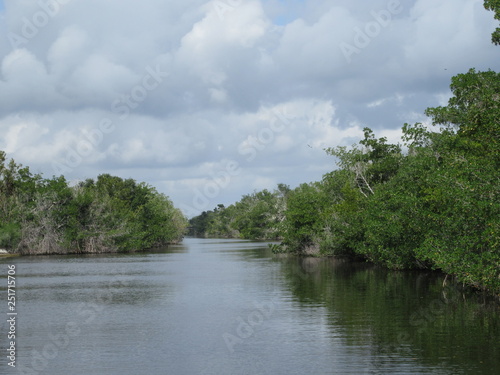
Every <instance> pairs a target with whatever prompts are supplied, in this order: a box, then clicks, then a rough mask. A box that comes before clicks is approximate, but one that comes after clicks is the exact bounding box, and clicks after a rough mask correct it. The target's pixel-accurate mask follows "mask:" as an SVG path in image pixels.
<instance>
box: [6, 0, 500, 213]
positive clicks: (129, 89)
mask: <svg viewBox="0 0 500 375" xmlns="http://www.w3.org/2000/svg"><path fill="white" fill-rule="evenodd" d="M6 5H7V7H6V9H5V10H3V11H0V30H1V31H2V36H1V37H0V102H1V103H2V106H0V149H3V150H6V151H7V152H8V154H9V156H10V157H13V158H15V159H16V160H17V161H19V162H21V163H23V164H26V165H30V166H31V167H32V168H33V169H34V170H35V171H37V172H43V173H44V174H45V175H46V176H47V177H50V176H52V175H53V174H57V172H64V173H65V174H66V175H67V176H68V178H70V179H84V178H87V177H95V176H97V175H98V174H100V173H112V174H116V175H119V176H122V177H132V178H135V179H138V180H144V181H146V182H148V183H151V184H153V185H155V186H157V187H158V189H159V190H160V191H163V192H165V193H166V194H167V195H169V196H171V197H172V198H173V199H174V202H175V203H177V204H178V205H183V206H184V207H185V208H186V207H187V208H186V210H191V211H192V212H191V214H194V213H195V212H197V211H198V212H199V211H200V210H204V209H211V208H213V207H212V206H215V205H216V204H217V203H224V204H229V203H231V202H233V201H235V200H237V199H239V198H240V196H241V195H243V194H247V193H249V192H251V190H253V189H261V188H265V187H268V188H272V187H273V186H272V185H273V184H274V183H278V182H283V183H288V184H291V185H296V184H299V183H300V182H308V181H312V180H318V179H320V178H321V176H322V174H324V173H326V172H328V171H330V170H332V169H333V168H335V165H334V160H333V159H332V158H331V157H329V156H327V155H326V154H325V153H324V151H323V148H325V147H331V146H336V145H350V144H353V143H355V142H357V141H358V140H359V139H360V137H361V136H362V129H363V127H365V126H368V127H371V128H372V129H374V130H375V132H376V134H377V136H387V137H388V139H389V140H390V141H393V142H396V141H397V140H398V139H397V138H398V136H399V132H400V130H399V129H400V127H401V125H402V124H403V123H404V122H413V121H425V120H426V119H425V116H424V115H423V111H424V109H425V108H426V107H429V106H436V105H442V104H445V103H446V100H447V99H448V97H449V89H448V87H449V83H450V78H451V76H453V75H455V74H457V73H460V72H465V71H467V70H468V69H469V68H471V67H476V68H478V69H483V70H484V69H488V68H492V69H496V70H498V68H499V65H500V64H499V61H500V60H499V59H498V53H499V52H498V51H499V50H498V47H497V48H495V46H493V45H491V43H490V34H491V32H492V30H493V29H494V28H495V27H496V21H495V20H494V19H493V16H492V14H490V13H489V12H487V11H485V10H484V9H483V7H482V1H478V0H453V1H452V0H445V1H441V2H435V1H431V0H414V1H410V2H398V1H396V0H375V1H373V2H370V4H367V3H366V2H363V1H361V0H355V1H353V0H349V1H347V0H339V1H336V2H335V3H334V4H333V3H332V2H331V1H327V0H315V1H312V0H290V1H287V2H286V3H285V2H283V1H281V0H241V1H229V0H218V1H216V0H212V1H205V0H186V1H182V2H180V1H177V0H175V1H174V0H148V1H144V2H142V3H140V4H139V5H138V3H137V2H133V1H128V0H107V1H105V2H102V1H98V0H40V1H27V0H23V1H11V2H8V3H7V4H6ZM394 9H397V11H396V10H394ZM346 46H351V47H352V48H353V49H350V50H349V49H348V50H347V51H348V52H346ZM351 47H349V48H351ZM349 51H350V52H349ZM235 165H236V166H237V167H236V168H233V169H232V168H229V169H228V166H229V167H231V166H233V167H234V166H235ZM227 175H229V177H230V178H229V180H228V179H227ZM227 180H228V181H227ZM214 184H215V185H214ZM207 186H208V193H209V194H208V195H207V194H205V192H204V189H207ZM210 189H212V190H210ZM215 190H218V191H217V194H215V193H214V191H215ZM200 194H201V195H200ZM196 200H198V202H195V201H196ZM201 201H203V204H201V203H200V202H201ZM195 203H200V204H195Z"/></svg>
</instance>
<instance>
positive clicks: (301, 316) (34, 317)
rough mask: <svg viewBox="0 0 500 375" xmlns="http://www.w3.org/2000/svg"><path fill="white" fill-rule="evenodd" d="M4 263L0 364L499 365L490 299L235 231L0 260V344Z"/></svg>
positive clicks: (297, 369) (496, 319)
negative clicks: (102, 251)
mask: <svg viewBox="0 0 500 375" xmlns="http://www.w3.org/2000/svg"><path fill="white" fill-rule="evenodd" d="M8 264H15V265H16V267H17V269H16V271H17V273H16V281H17V291H16V293H17V295H16V297H17V312H18V315H17V317H16V318H17V321H16V335H17V337H16V351H17V352H16V355H17V357H16V365H17V367H16V368H15V369H14V368H12V367H9V366H8V365H7V362H8V360H7V359H6V358H5V356H2V357H3V358H2V359H1V360H0V373H1V374H51V375H63V374H64V375H67V374H72V375H80V374H81V375H84V374H85V375H88V374H99V375H108V374H109V375H111V374H113V375H115V374H119V375H137V374H186V375H194V374H203V375H209V374H218V375H220V374H228V375H229V374H230V375H234V374H258V375H266V374H269V375H271V374H272V375H274V374H284V375H285V374H286V375H290V374H301V375H302V374H453V375H455V374H497V373H500V355H499V354H500V344H499V343H500V340H499V338H500V309H499V307H498V305H497V304H494V303H492V302H490V301H486V300H484V299H482V298H478V297H477V296H473V295H470V294H464V293H463V292H462V291H460V290H459V289H457V288H455V287H451V286H446V287H444V288H443V286H442V283H443V277H442V276H441V275H439V274H435V273H422V272H391V271H387V270H383V269H380V268H377V267H373V266H370V265H367V264H363V263H359V264H356V263H349V262H343V261H339V260H333V259H312V258H303V259H300V258H293V257H273V256H272V254H270V252H269V250H268V249H267V246H266V244H263V243H255V242H246V241H235V240H206V239H192V238H188V239H185V240H184V243H183V244H181V245H177V246H173V247H170V248H168V249H165V250H164V251H157V252H153V253H146V254H142V253H141V254H126V255H116V254H115V255H99V256H50V257H21V258H19V257H18V258H8V259H1V260H0V269H2V276H3V277H4V279H2V288H1V300H0V303H1V305H0V306H2V307H1V308H0V313H2V314H3V315H4V318H3V319H2V325H1V327H2V331H1V332H2V333H1V335H2V336H1V341H0V343H1V344H2V349H7V348H8V343H7V341H8V340H7V329H8V325H7V322H6V321H7V314H6V313H7V296H6V288H5V285H6V282H7V281H6V279H5V278H6V275H7V265H8ZM2 301H3V302H2ZM2 352H4V353H5V352H6V350H5V351H4V350H2Z"/></svg>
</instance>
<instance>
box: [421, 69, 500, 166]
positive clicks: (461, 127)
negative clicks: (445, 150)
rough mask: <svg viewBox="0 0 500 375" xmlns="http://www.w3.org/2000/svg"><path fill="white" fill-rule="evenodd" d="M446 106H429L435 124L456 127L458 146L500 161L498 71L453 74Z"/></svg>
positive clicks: (447, 127) (450, 128)
mask: <svg viewBox="0 0 500 375" xmlns="http://www.w3.org/2000/svg"><path fill="white" fill-rule="evenodd" d="M450 88H451V91H452V93H453V96H452V98H451V99H450V100H449V102H448V105H447V106H446V107H435V108H428V109H427V110H426V111H425V113H426V115H428V116H430V117H431V118H432V123H433V124H434V125H443V126H444V127H445V129H446V130H447V131H452V130H454V131H456V133H457V135H458V137H457V142H459V143H460V144H458V143H457V147H461V148H462V149H464V150H468V151H470V152H473V153H475V154H476V155H488V157H492V158H494V159H496V161H497V162H500V73H496V72H493V71H491V70H489V71H487V72H476V71H475V69H471V70H469V72H468V73H465V74H459V75H457V76H455V77H453V78H452V83H451V86H450Z"/></svg>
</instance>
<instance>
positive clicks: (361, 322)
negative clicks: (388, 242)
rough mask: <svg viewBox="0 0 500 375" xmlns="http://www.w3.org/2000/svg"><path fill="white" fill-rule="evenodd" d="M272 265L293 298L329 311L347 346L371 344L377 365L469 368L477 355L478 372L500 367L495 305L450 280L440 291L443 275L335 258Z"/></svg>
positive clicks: (499, 317)
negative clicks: (390, 361)
mask: <svg viewBox="0 0 500 375" xmlns="http://www.w3.org/2000/svg"><path fill="white" fill-rule="evenodd" d="M275 261H279V262H280V263H281V266H282V267H281V268H282V271H283V273H284V275H285V278H286V280H287V283H288V285H289V288H290V290H291V292H292V293H293V295H294V296H295V297H296V299H297V300H298V301H299V302H300V303H302V304H304V305H306V306H307V305H311V304H314V305H322V306H325V307H327V308H328V309H329V311H330V314H329V322H330V327H331V328H332V329H335V330H337V331H338V330H339V329H341V330H342V331H343V334H342V336H343V340H344V341H345V342H346V345H347V346H349V347H355V348H362V347H365V348H366V347H367V346H368V347H369V348H370V352H371V357H373V359H372V361H373V363H374V364H375V363H377V361H379V362H378V364H377V367H384V366H385V365H386V364H387V363H385V362H384V360H383V358H386V359H387V358H389V359H390V357H395V358H398V359H399V360H402V359H404V358H410V357H411V358H412V360H413V361H422V362H424V363H425V364H426V365H430V366H437V367H439V366H440V365H441V364H442V362H443V359H445V360H447V361H452V362H453V363H456V364H460V365H462V366H470V363H471V357H474V358H473V359H472V361H474V362H477V364H478V368H481V369H487V368H488V369H491V368H499V367H500V359H499V357H498V355H497V354H495V353H499V352H500V344H499V341H498V337H500V307H499V305H498V304H497V303H494V301H492V300H491V299H490V300H488V299H486V297H484V296H480V295H478V294H475V293H473V292H472V291H470V290H467V289H463V288H461V286H459V285H453V283H451V282H450V281H448V283H447V285H445V286H444V287H443V279H444V276H443V275H442V274H440V273H437V272H429V271H428V272H422V271H391V270H387V269H384V268H381V267H378V266H374V265H371V264H369V263H356V262H350V261H347V260H346V261H344V260H338V259H333V258H309V257H304V258H298V257H290V258H288V257H285V258H283V257H282V258H278V259H276V260H275ZM393 359H394V358H393ZM485 371H486V370H485ZM485 373H487V372H485Z"/></svg>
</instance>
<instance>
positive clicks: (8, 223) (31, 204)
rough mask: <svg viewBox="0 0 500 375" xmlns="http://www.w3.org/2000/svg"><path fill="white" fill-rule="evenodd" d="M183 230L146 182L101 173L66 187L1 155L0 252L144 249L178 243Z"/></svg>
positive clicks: (179, 215)
mask: <svg viewBox="0 0 500 375" xmlns="http://www.w3.org/2000/svg"><path fill="white" fill-rule="evenodd" d="M186 227H187V219H186V218H185V217H184V215H183V214H182V213H181V211H180V210H179V209H177V208H175V207H174V205H173V203H172V202H171V201H170V199H169V198H168V197H167V196H165V195H164V194H161V193H159V192H158V191H156V189H155V188H154V187H152V186H149V185H147V184H145V183H138V182H136V181H135V180H133V179H122V178H120V177H115V176H111V175H109V174H102V175H100V176H98V178H97V179H96V180H93V179H87V180H85V181H83V182H79V183H78V184H76V185H75V186H71V185H70V184H69V183H68V182H67V181H66V179H65V178H64V177H63V176H60V177H52V178H50V179H45V178H43V177H42V176H41V175H39V174H32V173H31V172H30V170H29V168H28V167H23V166H21V165H19V164H17V163H16V162H15V161H14V160H10V161H7V158H6V154H5V152H3V151H0V248H5V249H8V250H9V252H11V253H18V254H32V255H33V254H67V253H102V252H124V251H134V250H143V249H147V248H153V247H157V246H164V245H167V244H170V243H174V242H177V241H179V240H180V239H182V237H183V235H184V234H185V230H186Z"/></svg>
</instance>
